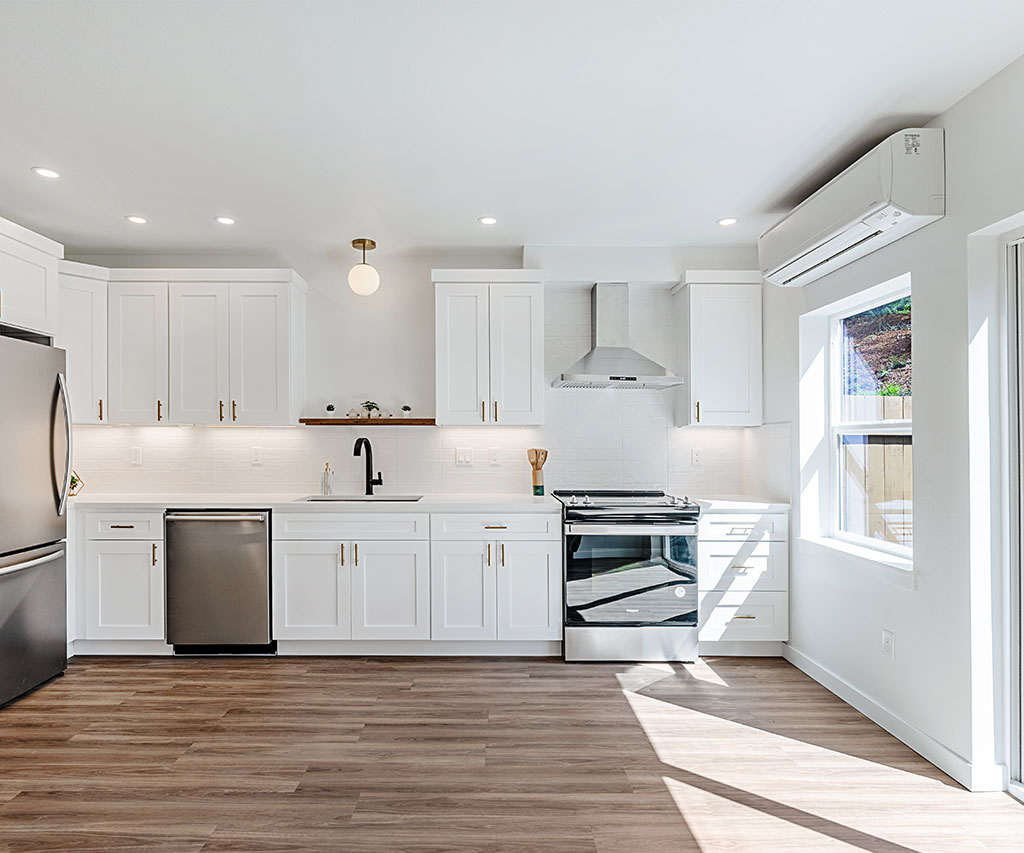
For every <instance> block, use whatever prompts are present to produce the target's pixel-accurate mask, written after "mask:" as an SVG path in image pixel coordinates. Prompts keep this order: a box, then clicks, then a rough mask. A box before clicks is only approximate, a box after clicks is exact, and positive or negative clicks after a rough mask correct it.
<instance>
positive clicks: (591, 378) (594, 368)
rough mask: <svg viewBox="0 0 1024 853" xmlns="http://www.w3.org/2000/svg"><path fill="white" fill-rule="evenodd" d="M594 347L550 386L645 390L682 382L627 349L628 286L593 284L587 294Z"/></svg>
mask: <svg viewBox="0 0 1024 853" xmlns="http://www.w3.org/2000/svg"><path fill="white" fill-rule="evenodd" d="M590 306H591V317H590V324H591V326H590V327H591V335H592V344H593V347H592V349H591V350H590V352H588V353H587V354H586V355H585V356H583V358H581V359H580V360H579V361H577V362H576V363H575V364H574V365H573V366H572V367H570V368H569V369H568V370H567V371H566V372H565V373H563V374H562V375H561V376H559V377H558V378H557V379H556V380H555V381H554V382H552V383H551V384H552V385H553V386H554V387H555V388H648V389H655V390H661V389H662V388H671V387H672V386H674V385H682V384H683V380H682V379H680V378H679V377H678V376H676V375H675V374H674V373H671V372H670V371H668V370H666V369H665V368H664V367H662V366H661V365H660V364H658V363H657V362H656V361H651V360H650V359H649V358H647V357H646V356H643V355H640V353H638V352H637V351H636V350H634V349H630V347H629V287H628V285H626V284H624V283H622V282H611V283H602V284H595V285H594V289H593V290H592V291H591V292H590Z"/></svg>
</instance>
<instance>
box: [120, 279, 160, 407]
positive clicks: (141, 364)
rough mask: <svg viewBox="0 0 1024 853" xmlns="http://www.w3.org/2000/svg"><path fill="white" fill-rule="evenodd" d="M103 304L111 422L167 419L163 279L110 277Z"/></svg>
mask: <svg viewBox="0 0 1024 853" xmlns="http://www.w3.org/2000/svg"><path fill="white" fill-rule="evenodd" d="M107 308H108V317H109V328H108V342H109V351H108V353H109V371H108V378H109V388H108V391H107V393H108V395H109V399H110V406H109V409H110V411H109V420H110V422H111V423H115V424H155V423H169V420H168V417H169V412H168V406H167V284H166V282H148V281H140V282H117V283H111V284H110V286H109V288H108V290H107Z"/></svg>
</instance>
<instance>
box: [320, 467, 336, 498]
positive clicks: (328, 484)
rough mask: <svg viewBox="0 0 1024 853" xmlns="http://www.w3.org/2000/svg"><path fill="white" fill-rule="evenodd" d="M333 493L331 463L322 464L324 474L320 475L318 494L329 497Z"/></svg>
mask: <svg viewBox="0 0 1024 853" xmlns="http://www.w3.org/2000/svg"><path fill="white" fill-rule="evenodd" d="M333 493H334V472H333V471H332V470H331V463H330V462H324V472H323V474H321V475H320V494H321V495H323V496H324V497H329V496H330V495H331V494H333Z"/></svg>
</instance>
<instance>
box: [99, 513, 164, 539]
mask: <svg viewBox="0 0 1024 853" xmlns="http://www.w3.org/2000/svg"><path fill="white" fill-rule="evenodd" d="M85 537H86V539H163V538H164V514H163V513H162V512H132V511H131V510H113V511H111V512H87V513H86V514H85Z"/></svg>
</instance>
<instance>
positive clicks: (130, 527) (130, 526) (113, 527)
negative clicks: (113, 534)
mask: <svg viewBox="0 0 1024 853" xmlns="http://www.w3.org/2000/svg"><path fill="white" fill-rule="evenodd" d="M110 529H111V530H134V529H135V525H134V524H111V525H110Z"/></svg>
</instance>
